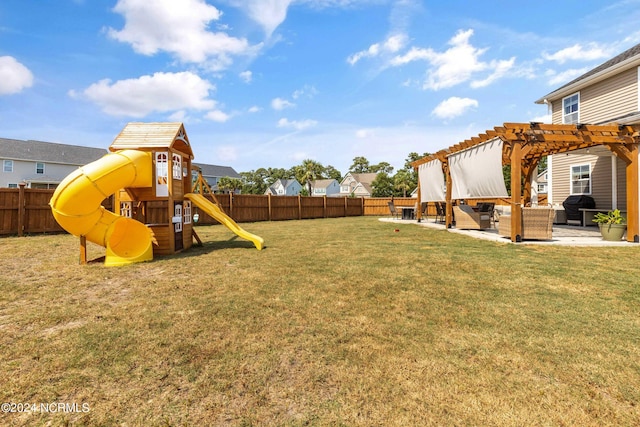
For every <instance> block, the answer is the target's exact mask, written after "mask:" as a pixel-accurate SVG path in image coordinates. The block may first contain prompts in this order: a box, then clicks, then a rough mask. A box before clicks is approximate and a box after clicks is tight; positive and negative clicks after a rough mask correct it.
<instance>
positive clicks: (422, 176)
mask: <svg viewBox="0 0 640 427" xmlns="http://www.w3.org/2000/svg"><path fill="white" fill-rule="evenodd" d="M418 179H419V180H420V202H444V201H445V194H444V191H445V190H444V186H445V184H444V174H443V173H442V162H441V161H440V160H437V159H436V160H431V161H430V162H427V163H423V164H421V165H420V166H418Z"/></svg>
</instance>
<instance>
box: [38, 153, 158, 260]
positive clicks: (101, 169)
mask: <svg viewBox="0 0 640 427" xmlns="http://www.w3.org/2000/svg"><path fill="white" fill-rule="evenodd" d="M152 176H153V175H152V160H151V153H148V152H143V151H137V150H121V151H117V152H115V153H110V154H107V155H106V156H104V157H103V158H101V159H99V160H96V161H95V162H93V163H89V164H88V165H86V166H83V167H81V168H79V169H77V170H76V171H75V172H73V173H71V174H70V175H69V176H67V177H66V178H65V179H64V180H63V181H62V182H61V183H60V185H58V187H57V189H56V191H55V193H53V197H52V198H51V201H50V202H49V204H50V205H51V210H52V212H53V216H54V217H55V219H56V221H58V224H60V226H61V227H62V228H64V229H65V230H66V231H68V232H69V233H71V234H73V235H74V236H85V237H86V238H87V240H88V241H90V242H93V243H96V244H98V245H100V246H104V247H105V248H106V255H105V261H104V263H105V265H108V266H113V265H124V264H130V263H134V262H141V261H149V260H151V259H153V232H152V231H151V230H150V229H149V228H148V227H147V226H146V225H144V224H143V223H141V222H139V221H136V220H135V219H131V218H125V217H122V216H119V215H116V214H114V213H112V212H109V211H108V210H106V209H105V208H104V207H103V206H102V205H101V203H102V201H103V200H104V199H105V198H107V197H109V196H110V195H112V194H114V193H115V192H116V191H118V190H120V189H121V188H126V187H151V184H152Z"/></svg>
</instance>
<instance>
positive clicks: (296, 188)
mask: <svg viewBox="0 0 640 427" xmlns="http://www.w3.org/2000/svg"><path fill="white" fill-rule="evenodd" d="M300 190H302V186H301V185H300V183H299V182H298V181H297V180H295V179H279V180H277V181H276V182H274V183H273V184H271V185H270V186H269V188H267V191H265V192H264V194H271V195H272V196H297V195H298V194H300Z"/></svg>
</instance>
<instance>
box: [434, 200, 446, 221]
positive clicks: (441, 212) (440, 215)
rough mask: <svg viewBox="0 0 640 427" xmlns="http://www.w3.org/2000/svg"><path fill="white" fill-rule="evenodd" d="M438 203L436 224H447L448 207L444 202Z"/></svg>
mask: <svg viewBox="0 0 640 427" xmlns="http://www.w3.org/2000/svg"><path fill="white" fill-rule="evenodd" d="M435 203H436V222H445V221H446V216H447V211H446V209H447V205H446V203H443V202H435Z"/></svg>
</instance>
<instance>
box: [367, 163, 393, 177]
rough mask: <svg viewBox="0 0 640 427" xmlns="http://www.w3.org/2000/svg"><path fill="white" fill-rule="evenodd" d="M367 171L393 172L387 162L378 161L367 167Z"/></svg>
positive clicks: (389, 173)
mask: <svg viewBox="0 0 640 427" xmlns="http://www.w3.org/2000/svg"><path fill="white" fill-rule="evenodd" d="M369 172H373V173H379V172H384V173H386V174H387V175H391V174H392V173H393V166H391V165H390V164H389V163H387V162H380V163H378V164H377V165H373V166H371V167H370V168H369Z"/></svg>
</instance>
